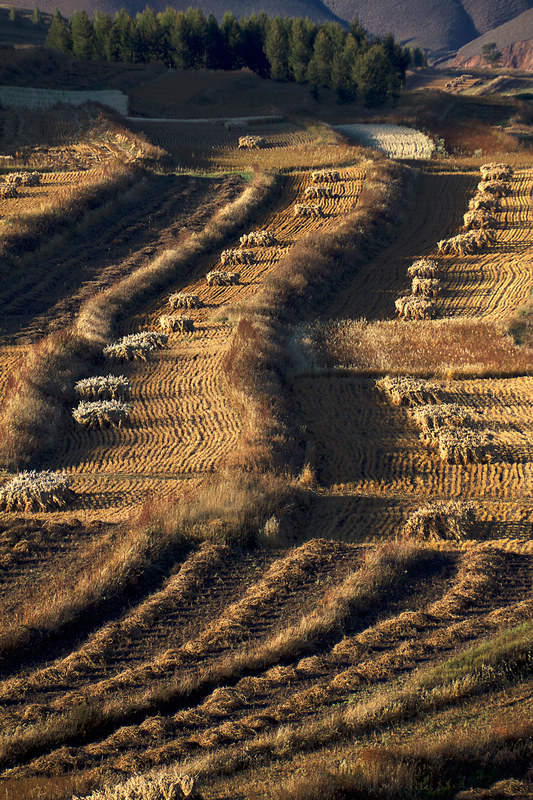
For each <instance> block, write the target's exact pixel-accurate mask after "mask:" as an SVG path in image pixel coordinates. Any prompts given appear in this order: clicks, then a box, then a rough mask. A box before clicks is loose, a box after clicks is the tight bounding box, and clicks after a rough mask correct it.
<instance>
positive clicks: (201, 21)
mask: <svg viewBox="0 0 533 800" xmlns="http://www.w3.org/2000/svg"><path fill="white" fill-rule="evenodd" d="M184 22H185V30H186V32H187V49H188V52H189V61H190V66H191V67H192V68H193V69H201V68H202V67H205V60H206V53H205V36H206V29H207V20H206V18H205V15H204V13H203V11H201V10H200V9H199V8H188V9H187V11H186V12H185V17H184Z"/></svg>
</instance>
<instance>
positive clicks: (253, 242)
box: [239, 231, 278, 247]
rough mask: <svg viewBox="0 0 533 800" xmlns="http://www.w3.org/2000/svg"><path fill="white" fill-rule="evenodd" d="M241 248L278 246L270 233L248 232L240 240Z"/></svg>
mask: <svg viewBox="0 0 533 800" xmlns="http://www.w3.org/2000/svg"><path fill="white" fill-rule="evenodd" d="M239 241H240V243H241V246H243V247H270V246H272V245H276V244H278V240H277V239H276V237H275V235H274V234H273V233H272V232H271V231H250V233H245V234H243V236H241V238H240V240H239Z"/></svg>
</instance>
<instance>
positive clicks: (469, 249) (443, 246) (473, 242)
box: [437, 230, 494, 256]
mask: <svg viewBox="0 0 533 800" xmlns="http://www.w3.org/2000/svg"><path fill="white" fill-rule="evenodd" d="M493 241H494V233H493V232H492V231H487V230H476V231H467V232H466V233H459V234H457V236H452V237H451V238H450V239H442V240H441V241H440V242H438V243H437V247H438V250H439V252H440V253H444V255H459V256H465V255H471V254H472V253H479V252H481V251H482V250H483V249H484V248H485V247H486V246H487V245H488V244H491V243H492V242H493Z"/></svg>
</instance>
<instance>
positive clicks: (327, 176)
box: [311, 169, 341, 183]
mask: <svg viewBox="0 0 533 800" xmlns="http://www.w3.org/2000/svg"><path fill="white" fill-rule="evenodd" d="M340 178H341V175H340V172H339V171H338V170H337V169H319V170H316V171H315V172H312V173H311V181H312V182H313V183H334V182H335V181H339V180H340Z"/></svg>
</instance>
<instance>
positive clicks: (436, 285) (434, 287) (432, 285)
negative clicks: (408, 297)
mask: <svg viewBox="0 0 533 800" xmlns="http://www.w3.org/2000/svg"><path fill="white" fill-rule="evenodd" d="M440 287H441V283H440V281H439V279H438V278H413V283H412V292H413V294H416V295H421V296H422V297H436V296H437V294H438V293H439V289H440Z"/></svg>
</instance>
